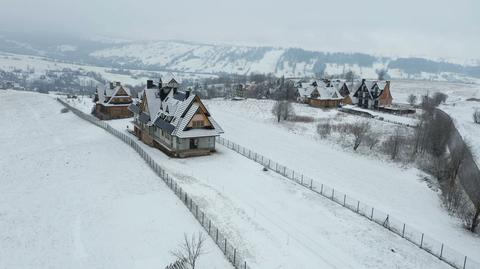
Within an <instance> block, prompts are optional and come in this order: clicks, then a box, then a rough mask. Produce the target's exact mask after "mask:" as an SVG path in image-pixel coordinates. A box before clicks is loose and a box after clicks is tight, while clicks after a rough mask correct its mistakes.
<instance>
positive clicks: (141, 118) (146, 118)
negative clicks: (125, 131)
mask: <svg viewBox="0 0 480 269" xmlns="http://www.w3.org/2000/svg"><path fill="white" fill-rule="evenodd" d="M138 120H139V121H140V122H142V123H147V122H149V121H150V116H148V115H147V114H145V113H143V112H140V115H139V116H138Z"/></svg>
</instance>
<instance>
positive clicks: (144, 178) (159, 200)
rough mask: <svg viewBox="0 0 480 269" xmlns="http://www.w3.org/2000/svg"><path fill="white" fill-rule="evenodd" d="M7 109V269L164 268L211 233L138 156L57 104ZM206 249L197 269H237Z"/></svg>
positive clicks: (5, 101) (24, 97) (11, 103)
mask: <svg viewBox="0 0 480 269" xmlns="http://www.w3.org/2000/svg"><path fill="white" fill-rule="evenodd" d="M0 107H1V108H0V114H1V115H2V117H0V123H1V124H2V125H3V126H6V125H7V124H8V126H9V128H8V129H5V130H4V131H2V132H1V133H0V139H1V140H2V141H5V142H6V141H8V143H0V152H1V154H0V167H1V169H0V184H1V186H2V187H1V188H0V242H1V243H0V268H19V269H23V268H25V269H26V268H45V269H46V268H49V269H52V268H92V269H93V268H119V269H121V268H125V269H127V268H129V269H131V268H136V269H141V268H145V269H147V268H165V266H166V265H167V264H170V263H171V262H173V261H175V260H176V259H175V258H174V257H173V256H172V255H171V254H170V251H172V250H174V249H175V248H177V247H178V244H179V243H181V242H182V240H183V235H184V233H187V234H192V233H197V232H199V231H201V230H202V227H201V226H200V225H199V224H198V222H196V221H195V219H194V218H193V217H192V216H191V214H190V213H189V211H188V210H187V208H186V207H184V206H183V205H182V204H181V203H180V202H179V200H178V199H177V198H176V197H175V195H174V194H173V193H172V192H171V191H170V190H169V189H168V187H167V186H166V185H165V184H164V183H162V182H161V180H160V179H159V178H158V177H157V176H156V174H155V173H154V172H153V171H152V170H151V169H150V168H149V167H148V166H147V165H146V164H145V162H144V161H143V160H142V159H141V158H140V157H139V156H138V155H137V154H136V153H135V151H133V150H132V149H131V148H129V147H128V146H127V145H125V144H124V143H123V142H121V141H120V140H118V139H116V138H115V137H113V136H111V135H109V134H108V133H106V132H104V131H102V130H101V129H99V128H97V127H95V126H93V125H91V124H89V123H87V122H85V121H83V120H82V119H80V118H78V117H77V116H75V115H73V114H72V113H71V112H69V113H60V109H61V108H62V106H61V105H60V104H59V103H58V102H57V101H55V100H54V99H53V98H51V97H50V96H48V95H42V94H35V93H31V92H16V91H0ZM28 141H31V143H29V142H28ZM167 216H168V217H167ZM206 243H207V248H206V251H208V253H207V254H206V255H205V256H204V257H203V258H200V259H199V264H198V268H203V269H206V268H208V269H212V268H216V269H224V268H233V267H232V266H231V265H230V263H229V262H228V261H227V260H226V259H225V258H224V256H223V254H222V253H221V252H220V250H219V249H218V248H217V247H216V246H215V243H214V242H213V241H212V240H210V239H209V240H208V241H207V242H206Z"/></svg>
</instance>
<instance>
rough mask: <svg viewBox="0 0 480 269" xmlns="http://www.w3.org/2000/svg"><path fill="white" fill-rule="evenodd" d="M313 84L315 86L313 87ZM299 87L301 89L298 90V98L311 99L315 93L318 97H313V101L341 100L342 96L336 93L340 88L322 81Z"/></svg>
mask: <svg viewBox="0 0 480 269" xmlns="http://www.w3.org/2000/svg"><path fill="white" fill-rule="evenodd" d="M339 83H340V82H339ZM315 84H316V85H317V86H314V85H315ZM301 86H302V87H300V88H298V94H299V96H300V97H308V98H312V93H313V92H314V91H317V92H318V95H319V96H318V97H314V98H315V99H320V100H332V99H343V97H342V95H341V94H340V93H339V92H338V90H339V89H340V88H341V87H338V86H337V85H335V84H333V83H326V82H324V81H313V82H312V81H309V82H308V83H301Z"/></svg>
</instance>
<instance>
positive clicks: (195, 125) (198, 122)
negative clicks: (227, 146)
mask: <svg viewBox="0 0 480 269" xmlns="http://www.w3.org/2000/svg"><path fill="white" fill-rule="evenodd" d="M192 126H193V128H202V127H203V126H204V124H203V120H194V121H192Z"/></svg>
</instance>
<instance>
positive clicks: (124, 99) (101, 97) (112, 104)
mask: <svg viewBox="0 0 480 269" xmlns="http://www.w3.org/2000/svg"><path fill="white" fill-rule="evenodd" d="M93 102H95V107H94V108H93V111H92V114H93V115H94V116H96V117H97V118H99V119H101V120H111V119H123V118H130V117H133V113H132V112H131V111H130V110H129V109H128V106H129V105H130V104H131V103H132V96H131V93H130V89H128V88H127V87H124V86H122V85H121V83H120V82H116V83H115V84H114V83H113V82H110V83H108V84H107V85H105V86H104V87H102V88H98V87H97V90H96V92H95V96H94V98H93Z"/></svg>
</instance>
